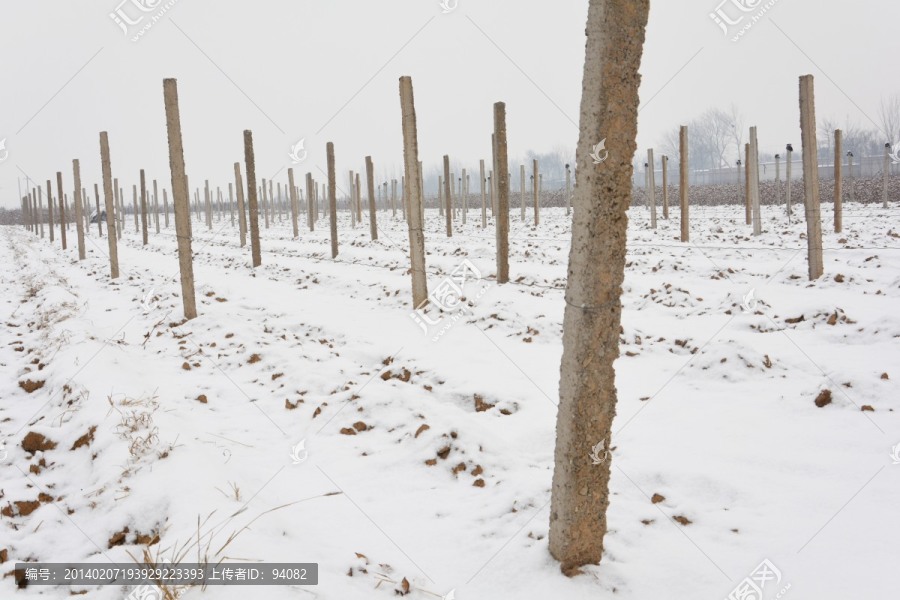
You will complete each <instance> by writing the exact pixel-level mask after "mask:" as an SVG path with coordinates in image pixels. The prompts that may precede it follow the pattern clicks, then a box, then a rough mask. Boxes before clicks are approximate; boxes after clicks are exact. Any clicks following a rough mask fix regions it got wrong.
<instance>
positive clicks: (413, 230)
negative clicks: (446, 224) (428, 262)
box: [400, 77, 428, 308]
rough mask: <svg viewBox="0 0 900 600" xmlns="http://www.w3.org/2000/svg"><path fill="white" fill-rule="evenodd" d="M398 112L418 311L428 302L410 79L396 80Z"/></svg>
mask: <svg viewBox="0 0 900 600" xmlns="http://www.w3.org/2000/svg"><path fill="white" fill-rule="evenodd" d="M400 110H401V114H402V127H403V173H404V183H403V195H404V197H405V201H406V202H407V204H408V205H409V211H408V212H407V216H408V229H409V257H410V273H411V274H412V300H413V302H412V303H413V308H421V307H423V306H424V305H425V304H426V303H427V302H428V284H427V280H426V274H425V232H424V221H423V208H422V204H423V202H422V200H423V192H422V167H421V163H420V162H419V141H418V132H417V129H416V106H415V100H414V97H413V87H412V79H411V78H410V77H401V78H400Z"/></svg>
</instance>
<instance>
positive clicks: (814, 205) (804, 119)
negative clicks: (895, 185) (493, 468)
mask: <svg viewBox="0 0 900 600" xmlns="http://www.w3.org/2000/svg"><path fill="white" fill-rule="evenodd" d="M800 131H801V135H802V137H803V190H804V194H803V200H804V208H805V213H806V243H807V248H808V253H809V280H810V281H814V280H816V279H818V278H819V277H821V276H822V273H823V272H824V266H823V262H822V219H821V214H820V208H819V161H818V143H817V139H816V100H815V88H814V80H813V76H812V75H803V76H802V77H800Z"/></svg>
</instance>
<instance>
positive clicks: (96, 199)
mask: <svg viewBox="0 0 900 600" xmlns="http://www.w3.org/2000/svg"><path fill="white" fill-rule="evenodd" d="M94 203H95V204H96V209H95V210H96V211H97V234H98V236H99V237H103V220H102V219H101V218H100V190H99V189H98V187H97V184H96V183H95V184H94Z"/></svg>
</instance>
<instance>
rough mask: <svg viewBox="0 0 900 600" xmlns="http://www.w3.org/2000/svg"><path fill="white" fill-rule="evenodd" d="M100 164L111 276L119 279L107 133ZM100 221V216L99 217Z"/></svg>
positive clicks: (102, 141) (103, 140) (102, 133)
mask: <svg viewBox="0 0 900 600" xmlns="http://www.w3.org/2000/svg"><path fill="white" fill-rule="evenodd" d="M100 164H101V167H102V169H103V198H104V202H105V203H106V239H107V241H108V242H109V276H110V277H111V278H112V279H118V277H119V252H118V249H117V243H118V242H117V238H116V220H115V219H116V212H115V208H114V204H113V203H114V202H115V197H114V195H113V187H112V166H111V164H110V160H109V137H108V136H107V133H106V132H105V131H102V132H100ZM97 218H98V219H99V215H98V217H97Z"/></svg>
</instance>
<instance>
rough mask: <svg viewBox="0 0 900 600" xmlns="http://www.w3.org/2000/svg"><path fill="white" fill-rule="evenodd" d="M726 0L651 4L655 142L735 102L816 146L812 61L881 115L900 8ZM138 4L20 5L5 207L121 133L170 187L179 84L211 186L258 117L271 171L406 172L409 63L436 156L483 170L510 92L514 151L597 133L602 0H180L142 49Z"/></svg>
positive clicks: (831, 106) (4, 167)
mask: <svg viewBox="0 0 900 600" xmlns="http://www.w3.org/2000/svg"><path fill="white" fill-rule="evenodd" d="M167 1H168V2H172V0H167ZM448 1H449V2H450V5H451V6H452V5H453V4H454V2H453V0H448ZM720 1H721V0H677V1H676V0H653V1H652V2H651V10H650V24H649V28H648V32H647V43H646V46H645V52H644V57H643V65H642V68H641V71H642V73H643V82H642V86H641V102H642V104H643V108H642V109H641V112H640V117H639V118H640V122H639V135H638V145H639V148H640V151H641V152H643V151H644V150H645V149H646V148H648V147H650V146H658V145H659V144H660V142H661V139H662V135H663V132H664V131H665V130H667V129H670V128H671V127H673V126H676V125H678V124H680V123H682V122H686V121H688V120H690V119H691V118H692V117H694V116H696V115H697V114H699V113H700V112H702V111H703V110H705V109H706V108H709V107H712V106H722V107H727V106H728V105H730V104H731V103H732V102H736V103H738V105H739V106H740V107H741V109H742V111H743V113H744V115H745V116H746V125H747V126H748V127H749V126H750V125H757V126H758V127H759V138H760V150H761V152H775V151H778V150H779V149H781V148H783V147H784V144H785V142H789V141H790V142H794V143H799V109H798V100H797V93H798V91H797V90H798V76H799V75H801V74H805V73H812V74H813V75H815V76H816V93H817V114H818V116H819V117H820V118H822V117H833V118H836V119H838V120H839V122H840V123H841V124H844V123H854V124H859V125H865V126H871V127H874V124H873V123H871V122H870V121H869V118H871V119H873V120H875V121H876V122H877V121H878V105H879V101H880V99H881V97H882V96H886V95H888V94H891V93H897V92H900V79H898V78H897V76H896V62H897V60H898V57H900V42H898V37H897V31H896V26H897V23H898V22H900V3H897V2H888V1H884V0H878V1H876V0H865V1H863V2H854V3H847V2H843V1H838V0H778V1H777V2H775V5H774V6H773V7H772V8H771V9H770V10H769V11H768V12H767V13H766V14H765V15H764V16H763V18H762V19H760V21H759V22H758V23H757V24H756V25H755V26H754V27H753V28H752V29H750V30H749V31H748V32H747V33H746V34H745V35H744V37H743V38H742V39H741V40H740V41H739V42H737V43H733V42H731V41H729V39H728V38H726V36H725V35H724V34H723V32H722V30H721V29H720V28H719V27H718V26H717V25H716V24H715V23H714V22H713V20H712V19H711V18H710V16H709V15H710V13H711V12H713V11H714V10H715V9H716V8H717V6H718V4H719V2H720ZM732 1H735V2H739V1H741V0H728V2H727V4H726V5H724V6H723V7H722V10H723V11H726V13H727V14H729V15H732V16H735V17H736V16H738V15H739V14H741V13H740V12H739V11H738V10H737V9H735V7H734V6H733V5H732V4H731V2H732ZM757 1H758V0H743V2H744V3H745V4H751V5H753V4H755V3H756V2H757ZM119 2H121V0H89V1H81V2H62V1H58V0H47V1H42V2H34V1H31V2H14V1H13V0H0V56H2V59H0V78H2V90H3V94H2V104H0V140H3V139H4V138H5V139H6V152H4V151H3V150H0V159H4V160H3V161H2V162H0V205H2V206H6V207H13V206H17V205H18V191H17V178H18V177H23V178H24V176H25V174H27V175H28V176H30V177H32V178H33V179H35V180H37V181H39V182H43V181H45V180H47V179H48V178H52V179H54V187H55V173H56V171H63V173H64V175H65V176H66V185H67V186H68V187H69V190H68V191H69V192H71V185H72V184H71V181H72V180H71V164H72V163H71V161H72V159H73V158H78V159H80V160H81V164H82V176H83V179H84V183H85V187H89V188H92V187H93V183H94V182H100V164H99V141H98V139H99V138H98V134H99V132H100V131H102V130H106V131H108V132H109V136H110V144H111V150H112V166H113V173H114V175H115V176H117V177H119V178H120V180H121V181H122V182H123V183H124V186H125V187H126V190H127V189H128V188H129V187H130V185H131V184H132V183H135V182H136V181H137V177H138V171H139V169H141V168H145V169H146V170H147V173H148V178H150V179H153V178H157V179H159V180H160V182H161V183H162V182H165V184H164V185H165V186H166V187H168V186H169V176H170V175H169V170H168V150H167V146H166V130H165V113H164V107H163V102H162V80H163V78H165V77H176V78H178V82H179V94H180V96H181V116H182V125H183V130H184V143H185V153H186V161H187V168H188V174H189V175H190V177H191V186H192V187H195V186H197V185H199V184H200V182H201V181H202V180H203V179H207V178H208V179H210V180H211V181H212V182H213V184H220V185H223V186H224V185H227V183H228V182H229V181H231V180H232V176H233V167H232V165H233V163H234V162H235V161H242V159H243V146H242V131H243V130H244V129H252V130H253V132H254V137H255V146H256V157H257V174H258V176H259V177H269V176H271V175H274V174H275V173H277V172H279V171H280V170H281V169H282V168H286V167H288V166H291V160H290V158H289V157H288V152H289V150H290V147H291V146H292V145H293V144H294V143H295V142H297V141H298V140H299V139H301V138H303V139H305V140H306V144H305V147H306V149H307V151H308V153H309V154H308V157H307V159H306V160H305V161H304V162H303V163H301V164H299V165H296V166H295V170H296V171H297V172H298V173H297V175H298V176H302V174H304V173H305V172H306V171H312V172H313V173H314V174H315V176H316V177H317V178H318V179H319V180H320V181H321V180H324V174H323V173H322V172H321V171H319V169H320V168H321V169H324V168H325V160H324V149H325V143H326V142H328V141H333V142H334V143H335V147H336V154H337V163H338V164H337V166H338V183H339V185H340V184H343V182H344V181H345V180H346V173H347V171H348V170H349V169H354V170H362V169H363V165H364V157H365V156H366V155H372V156H373V158H374V161H375V165H376V172H377V173H378V177H379V179H382V180H383V179H384V178H386V177H392V176H396V177H397V178H398V179H399V177H400V175H401V165H402V144H401V139H402V138H401V130H400V106H399V98H398V91H397V90H398V83H397V81H398V78H399V77H400V76H401V75H411V76H412V77H413V84H414V87H415V94H416V109H417V113H418V124H419V149H420V153H421V155H420V158H421V159H422V160H424V161H425V163H426V165H433V164H437V163H438V161H439V160H440V159H441V157H442V156H443V155H444V154H449V155H451V157H453V158H454V159H455V160H459V161H461V162H464V163H466V165H467V166H468V167H469V168H471V169H477V166H478V159H480V158H488V157H489V154H490V133H491V129H492V104H493V102H495V101H497V100H503V101H505V102H506V103H507V112H508V129H509V142H510V153H511V155H512V156H516V155H524V153H525V151H526V150H528V149H535V150H538V151H549V150H551V149H553V148H554V147H557V146H569V147H572V148H574V145H575V143H576V141H577V136H578V129H577V119H578V107H579V101H580V97H581V77H582V66H583V62H584V26H585V20H586V15H587V5H588V2H587V0H557V1H554V2H550V1H547V0H544V1H539V0H458V5H457V7H456V8H455V10H452V11H451V12H449V13H447V14H444V13H442V10H441V6H440V2H439V0H389V1H387V2H376V1H373V0H328V1H326V0H315V1H313V0H269V1H264V2H252V3H251V2H245V1H243V2H239V1H237V0H218V1H215V2H213V1H212V0H176V1H175V3H174V6H173V7H172V8H171V9H169V10H168V12H167V13H166V14H165V15H163V16H162V18H161V19H160V20H159V21H158V22H157V23H155V24H154V26H153V27H152V28H151V29H150V30H148V31H146V33H145V34H144V36H143V37H142V38H141V39H140V40H139V41H138V42H132V41H130V39H129V37H126V35H125V34H124V33H123V31H122V29H120V28H119V26H118V25H117V24H116V23H115V22H114V21H113V20H112V19H111V18H110V16H109V14H110V13H112V12H113V11H115V9H116V8H117V7H118V6H119ZM132 2H136V3H140V2H143V3H144V4H145V5H151V6H153V5H156V4H157V2H159V0H126V2H125V3H124V4H122V5H121V10H122V11H123V12H124V13H125V14H126V15H129V16H130V17H131V18H136V17H137V16H139V15H142V14H144V15H146V16H145V17H144V20H143V23H142V24H141V25H143V24H145V23H147V22H149V21H150V18H151V17H152V15H153V14H154V12H149V13H142V12H141V11H139V10H138V9H137V8H136V7H135V5H134V4H132ZM165 3H166V2H165V1H163V2H160V6H162V5H163V4H165ZM749 14H753V13H749ZM748 20H749V17H747V18H745V20H744V22H747V21H748ZM139 29H140V25H138V26H134V27H132V28H131V32H132V35H133V34H134V33H136V32H137V31H138V30H139ZM734 29H735V31H736V30H737V29H738V27H735V28H734ZM7 153H8V154H7ZM426 168H427V167H426ZM277 180H286V172H285V171H281V173H280V174H279V176H278V178H277ZM127 197H130V191H129V192H127Z"/></svg>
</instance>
